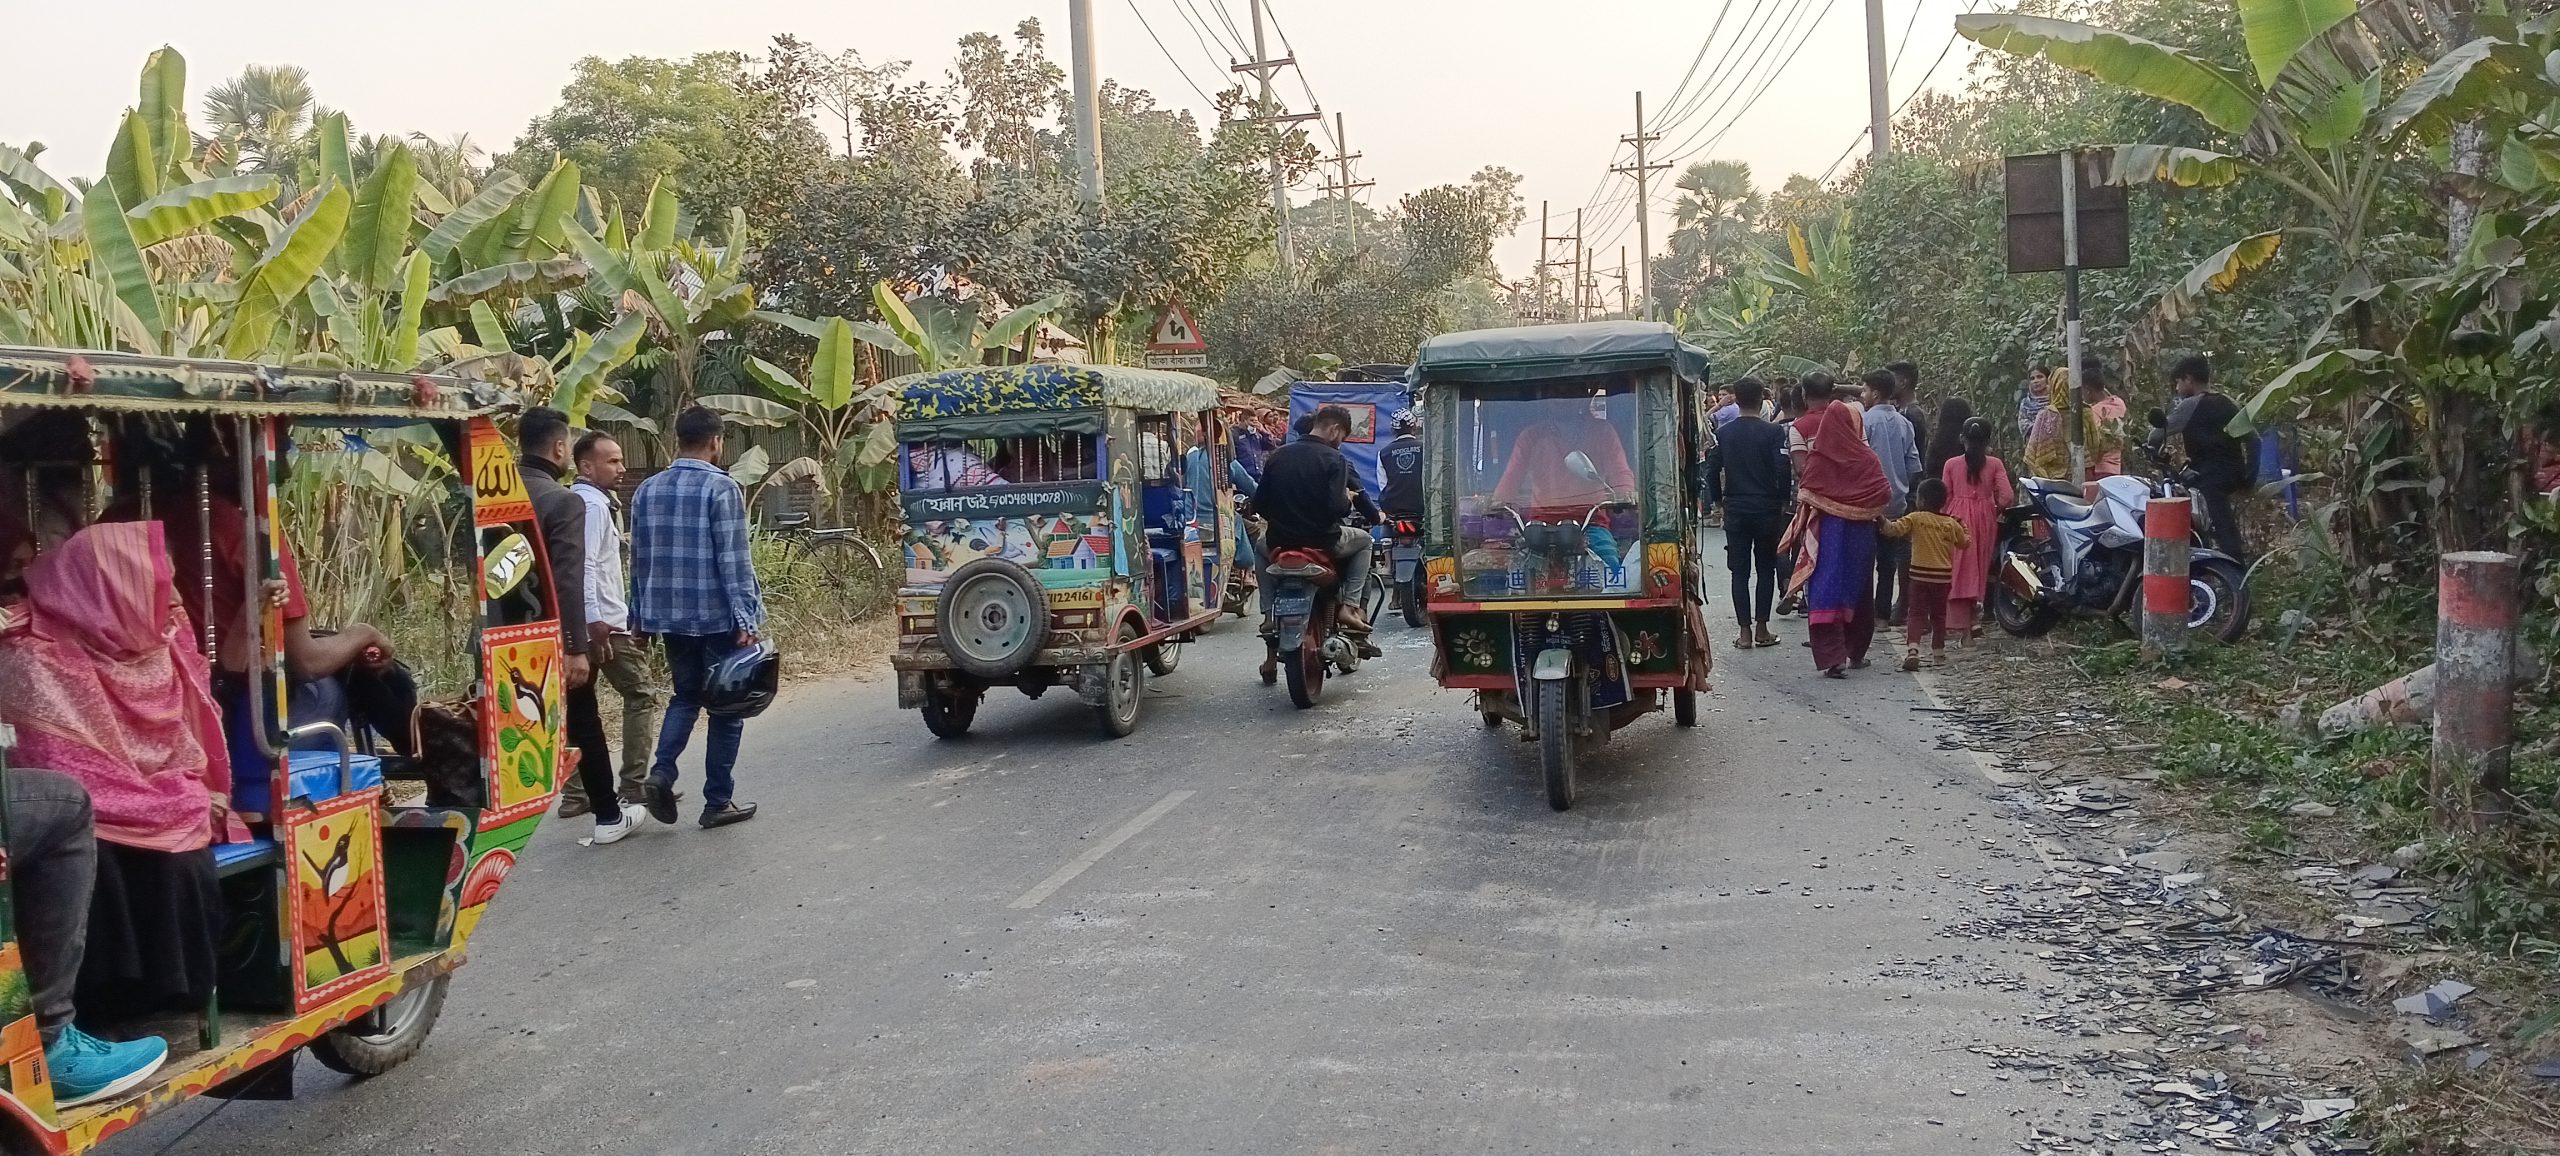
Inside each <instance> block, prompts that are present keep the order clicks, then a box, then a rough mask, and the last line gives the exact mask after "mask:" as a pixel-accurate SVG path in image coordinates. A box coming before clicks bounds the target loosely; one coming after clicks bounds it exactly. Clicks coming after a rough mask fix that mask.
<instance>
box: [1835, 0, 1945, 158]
mask: <svg viewBox="0 0 2560 1156" xmlns="http://www.w3.org/2000/svg"><path fill="white" fill-rule="evenodd" d="M1981 4H1982V0H1965V5H1964V10H1965V11H1966V12H1967V13H1968V14H1969V13H1971V12H1972V11H1973V10H1974V9H1975V8H1977V7H1980V6H1981ZM1960 39H1963V37H1961V36H1959V35H1957V34H1956V33H1955V32H1954V31H1953V30H1949V31H1948V33H1947V42H1946V43H1945V44H1943V45H1940V46H1939V47H1938V58H1937V59H1935V60H1932V61H1930V62H1929V71H1927V72H1923V73H1921V74H1920V82H1919V83H1918V84H1915V85H1912V86H1911V91H1909V92H1906V93H1904V94H1902V101H1901V103H1899V104H1896V105H1894V106H1893V115H1895V116H1900V115H1902V110H1903V109H1904V108H1906V107H1909V106H1910V104H1911V102H1912V101H1914V100H1918V99H1919V98H1920V94H1921V93H1923V92H1927V91H1928V90H1929V78H1930V77H1933V76H1936V75H1937V74H1938V67H1939V66H1940V65H1943V64H1945V63H1946V62H1947V54H1948V53H1950V52H1953V51H1955V47H1956V41H1958V40H1960ZM1865 139H1867V130H1866V129H1859V130H1858V136H1857V138H1856V139H1855V140H1851V141H1850V142H1849V147H1847V148H1845V149H1842V150H1840V156H1839V157H1838V159H1835V160H1833V161H1832V162H1831V167H1830V168H1827V169H1824V170H1822V175H1821V176H1820V177H1818V178H1816V180H1817V182H1820V181H1828V180H1830V179H1831V174H1832V173H1834V172H1836V171H1838V170H1839V168H1840V165H1841V164H1842V163H1843V162H1845V161H1847V160H1848V159H1849V154H1850V153H1853V152H1856V151H1858V141H1861V140H1865Z"/></svg>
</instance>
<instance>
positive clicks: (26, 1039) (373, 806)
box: [0, 347, 561, 1152]
mask: <svg viewBox="0 0 2560 1156" xmlns="http://www.w3.org/2000/svg"><path fill="white" fill-rule="evenodd" d="M517 405H518V402H517V400H516V399H515V397H514V396H513V395H512V394H510V393H508V392H507V391H505V390H503V389H501V388H499V387H496V386H493V385H490V384H488V383H485V382H476V381H469V380H465V379H460V378H454V377H449V376H439V375H397V374H379V373H327V372H314V371H300V370H287V369H280V368H275V367H268V366H259V365H254V364H249V363H240V362H221V361H203V360H195V361H189V360H177V359H163V358H148V357H139V356H135V355H130V354H123V353H113V352H98V351H66V350H48V349H28V348H20V347H0V407H17V408H28V407H42V408H57V409H81V410H92V411H97V412H102V413H165V414H171V415H206V416H212V417H217V418H242V417H246V418H251V419H255V420H256V421H258V423H259V424H258V435H259V446H258V448H259V449H261V450H263V451H264V452H262V453H260V454H258V455H256V458H255V460H254V461H253V463H252V464H253V467H254V471H255V472H254V476H253V487H254V490H253V494H254V496H256V497H258V498H259V499H261V500H260V501H258V502H257V503H256V505H255V509H254V511H253V512H254V513H255V514H256V515H257V517H258V518H259V521H260V524H259V530H260V534H261V536H262V538H263V540H264V541H266V542H269V543H274V542H277V541H281V539H282V535H281V533H280V531H279V529H278V527H277V526H276V525H275V523H274V513H273V512H274V510H275V509H276V495H275V487H274V484H273V479H272V477H271V476H270V474H269V469H268V466H269V463H270V462H271V461H272V460H273V458H274V455H275V453H276V451H277V449H278V444H277V438H276V435H277V431H278V428H279V427H278V423H279V422H284V421H291V420H294V419H309V420H313V421H316V422H319V423H321V424H343V425H353V426H363V425H375V424H405V423H415V422H429V423H437V424H441V425H443V426H446V427H448V428H456V427H466V426H467V427H468V440H467V443H466V444H467V445H468V446H469V448H470V450H471V452H470V453H469V455H468V456H469V459H470V460H469V461H468V463H467V464H466V467H465V468H466V469H468V470H469V471H470V473H469V475H468V476H469V479H470V481H471V483H472V484H471V489H472V491H473V494H474V519H473V522H474V525H475V526H477V527H483V528H486V527H492V526H499V525H504V526H510V527H513V528H515V529H516V530H517V531H519V532H523V533H525V534H526V535H527V536H528V537H529V539H530V540H531V541H532V542H533V544H534V545H535V548H536V549H537V551H538V550H540V548H541V543H542V537H541V535H540V534H539V533H535V532H533V530H534V527H533V521H532V509H531V505H530V503H529V502H525V501H521V500H520V499H521V498H522V497H523V483H522V478H521V476H520V475H519V474H518V473H517V472H516V468H515V464H514V460H513V457H512V455H511V454H510V453H508V452H507V446H506V442H505V439H504V438H503V437H502V436H499V434H498V432H497V430H496V428H495V426H494V425H493V424H492V423H490V422H489V421H488V415H491V414H496V413H502V412H508V411H511V410H513V409H515V408H516V407H517ZM473 561H474V564H475V568H476V567H477V565H478V564H480V563H481V562H482V561H483V559H482V558H481V557H480V556H479V553H478V551H477V550H475V553H474V556H473ZM262 562H263V565H264V567H265V569H266V576H267V577H269V578H274V577H277V576H279V569H278V563H277V559H276V556H275V552H274V549H273V547H272V546H271V547H270V548H269V550H267V551H266V554H265V557H264V558H263V560H262ZM542 564H543V566H544V570H543V573H545V574H548V573H549V570H548V559H547V558H546V559H544V560H543V563H542ZM545 602H546V606H545V612H544V614H543V615H542V617H540V618H538V619H536V620H534V621H530V622H525V623H519V624H517V625H516V626H515V627H513V628H512V629H511V630H507V631H494V630H493V631H485V632H482V635H481V637H480V639H479V646H478V649H477V650H476V652H475V654H476V657H477V658H478V659H479V665H480V670H481V671H482V680H483V681H482V692H483V694H484V696H485V697H484V698H483V701H482V704H481V705H482V710H481V715H482V719H483V728H484V741H483V745H482V750H481V757H482V763H483V770H484V773H485V774H486V775H487V776H488V778H487V781H488V783H489V786H490V789H491V791H490V802H491V806H490V807H489V808H488V809H487V810H484V811H481V812H479V813H477V814H474V813H472V812H467V811H455V810H451V809H447V808H429V807H394V806H385V805H383V800H382V795H381V792H380V791H379V789H372V788H368V789H366V790H363V791H359V792H354V793H350V794H347V795H342V796H340V797H339V798H337V799H334V800H331V801H329V802H327V803H325V804H322V805H320V806H318V807H310V808H303V809H300V810H293V809H290V808H280V811H283V812H284V813H282V814H281V815H280V819H281V820H282V821H281V822H280V823H279V833H280V834H281V835H282V836H283V843H284V847H283V851H284V853H285V854H287V855H290V856H291V857H292V859H293V861H294V862H293V865H292V868H291V875H290V878H291V879H292V880H293V881H294V883H293V886H291V887H290V888H288V889H286V891H285V895H286V896H287V898H286V899H285V900H284V901H283V902H284V904H285V906H286V907H287V910H286V911H285V912H283V913H281V914H282V915H283V918H281V919H280V920H279V931H280V933H281V934H283V935H284V936H286V937H287V940H288V942H287V944H286V946H287V951H286V956H287V958H289V959H291V961H292V968H293V973H294V979H295V984H294V988H293V991H294V995H295V1005H296V1007H297V1009H298V1010H297V1011H296V1012H295V1013H294V1014H292V1015H289V1016H284V1017H282V1018H279V1019H276V1020H273V1021H270V1022H267V1023H266V1024H264V1025H263V1026H260V1027H258V1028H256V1029H254V1030H253V1031H251V1032H250V1034H249V1035H248V1036H247V1037H246V1038H244V1039H241V1040H239V1041H237V1042H232V1043H227V1044H225V1045H222V1046H219V1047H214V1048H208V1049H202V1050H198V1051H194V1052H192V1053H188V1054H186V1055H183V1056H180V1057H177V1058H175V1059H174V1060H173V1062H172V1064H171V1067H170V1068H169V1069H168V1070H164V1071H163V1072H162V1073H160V1074H159V1075H158V1076H156V1077H155V1079H154V1080H153V1082H151V1083H150V1084H148V1085H146V1086H145V1088H144V1089H142V1090H140V1091H139V1092H137V1093H135V1094H132V1095H129V1096H125V1097H120V1098H117V1099H114V1100H109V1101H103V1102H100V1103H97V1104H90V1105H84V1106H82V1107H80V1108H77V1109H74V1110H71V1111H70V1112H68V1113H57V1110H56V1108H55V1105H54V1103H53V1097H52V1089H51V1085H50V1083H49V1079H48V1076H47V1074H46V1072H45V1069H44V1064H43V1058H42V1057H43V1050H42V1046H41V1042H40V1041H39V1040H38V1038H37V1036H36V1034H35V1031H34V1026H35V1020H34V1016H33V1009H32V1006H29V1007H27V1008H25V1009H24V1011H23V1012H22V1013H21V1014H18V1015H15V1016H9V1015H8V1013H9V1012H11V1011H16V1010H19V1009H17V1008H16V1007H15V1006H14V1005H12V1004H11V1003H10V1002H9V1000H8V995H7V993H8V992H9V991H11V990H23V988H24V968H23V965H22V963H21V960H20V956H19V948H18V946H17V944H16V942H15V933H16V928H15V922H14V920H13V919H10V918H9V915H10V914H12V912H11V907H10V905H11V904H13V903H14V895H13V894H12V893H10V892H9V891H8V889H6V888H0V1017H6V1018H5V1022H0V1111H5V1112H7V1113H8V1114H10V1115H13V1116H15V1117H17V1118H18V1119H19V1120H20V1121H21V1122H22V1123H24V1124H26V1125H28V1126H29V1130H30V1132H31V1134H32V1137H33V1138H34V1139H35V1140H36V1141H37V1142H38V1143H39V1144H41V1145H42V1146H43V1147H44V1148H45V1150H47V1151H50V1152H77V1151H84V1150H86V1149H88V1148H91V1147H93V1146H95V1145H96V1144H98V1143H99V1142H101V1141H103V1140H105V1139H107V1138H108V1137H111V1136H114V1135H116V1134H118V1133H120V1132H123V1131H125V1130H126V1129H128V1128H130V1127H132V1126H133V1125H135V1124H137V1123H139V1122H140V1121H142V1120H143V1119H145V1118H148V1117H149V1116H151V1115H153V1114H155V1113H157V1112H159V1111H161V1110H163V1109H166V1108H169V1107H172V1106H175V1105H177V1104H179V1103H183V1102H185V1101H187V1100H189V1099H192V1098H194V1097H196V1096H198V1095H202V1094H204V1093H205V1092H206V1091H208V1090H210V1089H212V1088H214V1087H216V1086H219V1085H221V1084H223V1083H225V1082H227V1081H230V1080H232V1079H235V1078H237V1077H239V1076H241V1075H243V1074H244V1073H247V1072H249V1071H251V1070H254V1069H256V1068H258V1067H259V1066H261V1065H264V1064H266V1063H269V1062H271V1061H273V1060H275V1059H277V1058H279V1057H281V1056H284V1055H287V1054H289V1053H291V1052H292V1051H294V1050H295V1049H298V1048H300V1047H302V1046H304V1045H306V1044H308V1043H310V1042H311V1041H313V1040H315V1039H317V1038H319V1037H320V1036H322V1035H324V1034H326V1033H328V1032H329V1031H332V1030H335V1029H337V1028H340V1027H343V1026H345V1025H346V1024H348V1023H350V1022H352V1021H354V1020H356V1019H358V1018H359V1017H361V1016H363V1015H365V1014H367V1013H369V1012H371V1011H373V1010H374V1009H376V1008H378V1007H380V1006H382V1005H383V1004H385V1003H387V1002H389V1001H390V1000H391V999H392V998H393V997H394V996H397V995H398V994H399V993H400V992H401V991H403V990H405V989H406V988H408V987H409V986H412V985H415V984H422V983H427V982H432V981H433V980H435V979H437V978H439V977H441V976H443V975H444V974H446V973H447V972H450V971H451V970H452V969H453V968H455V967H458V966H460V965H461V964H462V962H463V960H464V945H465V944H466V943H467V942H468V940H469V939H470V936H471V933H472V931H473V930H474V929H475V928H476V926H477V924H478V922H479V918H480V916H481V915H482V914H483V913H484V912H485V910H486V908H487V905H488V902H489V900H490V899H491V898H492V897H493V896H494V895H495V894H496V891H497V888H498V885H499V884H500V883H501V882H502V881H503V880H504V879H505V877H506V875H507V873H508V872H509V870H511V869H512V868H513V866H514V864H515V861H516V857H517V855H518V854H520V853H521V851H522V850H523V848H524V847H525V845H526V844H527V843H528V842H530V840H531V838H532V835H533V832H534V830H535V828H536V826H537V825H538V823H539V821H540V818H541V816H542V814H543V812H544V810H545V808H546V807H547V806H548V804H549V802H550V801H551V799H552V798H553V792H554V788H555V785H556V783H557V781H558V775H559V772H560V770H561V766H560V756H559V754H558V752H559V750H560V746H561V744H560V741H559V736H560V730H559V726H558V720H559V703H560V692H559V683H560V679H559V672H558V655H559V643H558V631H559V623H558V619H557V616H556V606H557V604H556V602H553V601H551V600H550V598H549V595H548V587H547V584H546V593H545ZM479 612H480V615H481V621H482V622H486V621H487V618H488V615H489V614H490V606H489V603H488V600H487V599H486V597H485V594H484V596H483V597H482V598H481V599H480V600H479ZM280 619H281V611H280V610H276V609H273V608H270V609H269V611H268V613H267V616H266V619H265V621H264V623H263V626H262V631H263V633H264V634H265V636H266V637H269V638H275V637H280V636H281V630H282V622H281V621H280ZM502 647H507V648H512V649H508V650H505V651H503V652H501V649H500V648H502ZM499 660H505V661H508V662H511V663H513V664H515V665H516V666H517V667H518V668H519V669H521V667H522V666H524V665H526V664H531V665H534V666H536V667H538V668H540V669H542V670H543V671H544V677H543V686H542V692H541V694H540V695H539V696H538V699H527V700H524V701H525V702H526V703H527V704H531V703H533V702H536V701H538V702H539V709H533V710H530V711H526V712H517V713H513V714H510V715H508V716H507V718H506V719H505V720H504V721H503V722H497V723H493V722H492V721H491V720H492V718H493V716H495V715H496V714H497V713H498V703H500V702H503V701H505V700H503V699H497V698H496V696H491V695H488V692H489V690H491V689H492V688H491V687H490V686H489V685H488V683H487V679H488V677H489V676H490V674H491V673H492V672H493V671H494V670H495V669H496V668H497V667H498V665H499ZM261 673H262V674H263V675H265V676H266V677H267V678H269V679H273V680H277V682H276V684H275V687H274V689H272V690H271V692H270V697H269V698H268V699H267V701H268V702H269V703H270V704H273V703H279V702H282V701H283V695H282V690H281V679H282V674H283V671H282V658H281V654H280V653H279V654H277V655H276V656H274V660H273V661H272V662H271V663H270V664H269V669H268V670H266V671H262V672H261ZM269 713H270V714H273V713H275V712H273V711H270V712H269ZM270 721H272V720H270ZM270 729H271V731H272V730H273V727H272V726H271V727H270ZM509 734H513V735H515V736H516V737H517V742H516V746H517V747H518V748H519V749H528V750H530V751H532V752H533V754H532V757H531V759H530V761H527V760H524V759H519V760H517V761H516V762H515V763H514V764H512V766H511V767H509V768H508V770H509V773H510V775H511V777H512V782H511V783H509V784H508V785H507V786H506V788H505V789H504V790H502V789H501V785H502V780H501V777H500V771H501V766H500V763H501V759H500V757H499V756H500V755H501V753H502V750H503V747H504V745H505V736H507V735H509ZM270 738H272V739H275V740H277V745H279V746H281V745H282V739H283V736H282V735H281V734H277V733H271V735H270ZM543 751H549V752H551V753H549V754H548V755H545V754H543V753H542V752H543ZM276 776H277V778H276V782H275V784H274V786H275V795H274V797H276V798H279V799H288V798H290V793H289V791H288V789H287V783H286V781H285V776H284V773H283V761H282V760H278V767H277V771H276ZM386 826H388V827H390V828H393V829H417V828H441V829H445V830H449V831H452V832H453V834H454V844H453V847H454V850H453V854H452V855H451V856H450V857H449V862H450V864H451V866H450V867H449V868H448V869H447V871H446V873H445V876H444V877H443V878H442V879H441V880H440V881H439V884H438V890H439V891H440V892H441V894H442V895H443V897H444V898H443V900H442V903H441V910H440V911H439V912H438V914H437V917H436V921H435V925H434V933H433V936H432V939H433V940H434V942H435V943H436V944H437V945H438V946H436V947H434V948H433V949H430V950H427V951H422V952H413V953H410V954H407V955H404V956H402V957H400V958H398V959H396V960H394V959H392V958H390V951H391V948H390V930H389V925H388V920H387V901H386V898H385V896H384V891H383V887H384V872H385V861H384V859H383V856H382V842H381V840H382V834H381V832H382V830H383V829H384V828H385V827H386ZM305 836H308V838H305ZM340 836H345V837H346V839H347V841H348V844H349V862H348V863H347V865H346V868H345V870H344V871H343V873H342V874H341V875H340V876H339V877H338V880H337V881H338V894H340V895H350V896H355V897H356V902H355V905H356V906H357V907H361V908H364V909H365V911H364V912H362V913H360V914H362V918H361V919H357V922H359V923H365V924H369V925H370V927H371V928H372V936H373V940H372V946H371V950H370V951H367V952H364V953H363V954H364V955H365V957H366V958H365V959H364V960H363V961H362V962H361V963H360V964H359V963H358V961H357V960H355V959H353V958H350V959H349V960H348V962H349V963H350V964H356V966H351V967H349V968H346V969H343V970H342V969H338V968H337V967H336V963H337V961H336V960H335V959H334V958H330V966H329V967H328V968H326V969H324V970H325V971H328V972H333V973H334V974H316V973H312V972H311V971H310V970H309V968H310V964H311V961H310V960H308V959H305V958H303V956H304V953H303V952H300V951H296V950H293V946H294V941H295V940H297V939H299V938H300V937H301V933H302V931H303V930H304V922H303V915H304V914H306V913H308V914H310V915H312V916H314V917H316V918H318V919H319V920H320V921H322V923H323V924H324V925H325V923H326V921H327V919H328V918H329V915H330V913H332V912H335V913H336V916H337V925H336V926H337V929H338V930H342V931H343V930H347V929H348V928H349V927H350V926H351V925H350V924H349V923H348V920H349V919H354V918H356V916H354V915H350V914H348V911H347V910H346V909H345V904H344V903H343V902H328V901H327V900H328V899H329V898H330V896H331V892H330V891H329V887H328V885H329V883H330V882H331V879H330V876H328V875H327V874H324V872H325V869H326V868H328V867H329V866H330V865H331V862H332V860H333V859H334V857H335V851H336V848H337V845H338V839H339V837H340ZM359 844H362V845H363V846H361V847H360V846H359ZM367 849H369V850H370V852H371V854H370V858H369V862H367V856H366V855H365V854H364V853H363V852H364V851H365V850H367ZM306 850H308V851H311V852H312V853H313V854H312V858H314V859H316V861H317V869H315V868H314V864H312V863H309V862H305V861H304V859H305V856H304V855H303V854H302V853H301V852H303V851H306ZM367 868H369V869H367ZM6 879H7V868H6V860H5V855H0V882H5V881H6ZM305 883H309V884H310V885H311V886H310V888H309V893H306V889H305V887H304V884H305ZM311 893H316V894H317V895H319V896H320V897H321V901H314V900H313V899H312V898H311ZM338 946H339V947H340V948H341V949H344V948H345V947H346V946H347V944H346V943H345V942H343V941H342V942H341V943H340V944H339V945H338ZM311 954H312V955H313V956H314V957H326V956H328V955H329V951H328V947H327V945H326V944H321V945H319V946H318V947H317V949H316V950H315V951H314V952H313V953H311ZM13 975H14V976H15V981H14V982H12V981H11V978H10V977H12V976H13Z"/></svg>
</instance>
